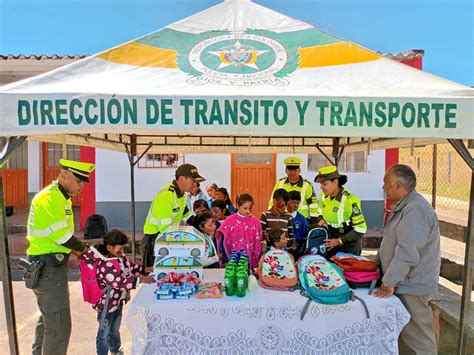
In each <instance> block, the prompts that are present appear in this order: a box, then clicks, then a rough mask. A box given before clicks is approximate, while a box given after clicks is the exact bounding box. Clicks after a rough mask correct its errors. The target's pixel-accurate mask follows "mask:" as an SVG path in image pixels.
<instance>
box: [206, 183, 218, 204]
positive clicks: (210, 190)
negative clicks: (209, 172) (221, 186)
mask: <svg viewBox="0 0 474 355" xmlns="http://www.w3.org/2000/svg"><path fill="white" fill-rule="evenodd" d="M217 189H218V187H217V184H216V183H215V182H213V183H212V184H210V185H207V187H206V190H207V194H208V195H209V199H208V200H207V205H208V206H209V208H211V205H212V202H214V200H215V199H216V196H215V194H216V191H217Z"/></svg>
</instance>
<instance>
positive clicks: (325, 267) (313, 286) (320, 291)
mask: <svg viewBox="0 0 474 355" xmlns="http://www.w3.org/2000/svg"><path fill="white" fill-rule="evenodd" d="M297 267H298V279H299V282H300V287H301V295H303V296H304V297H307V298H308V301H307V302H306V304H305V306H304V307H303V310H302V312H301V316H300V319H301V320H303V318H304V316H305V314H306V312H307V311H308V308H309V305H310V304H311V301H315V302H317V303H322V304H344V303H347V302H349V301H350V300H354V299H359V300H360V301H361V302H362V305H363V306H364V309H365V313H366V315H367V318H369V311H368V309H367V306H366V304H365V302H364V301H363V300H362V299H360V298H358V297H357V296H355V295H354V293H353V292H352V290H351V289H350V287H349V285H348V284H347V282H346V280H345V278H344V273H343V272H342V270H341V268H339V267H338V266H337V265H334V264H333V263H331V262H329V261H327V260H326V259H325V258H323V257H322V256H320V255H305V256H303V257H301V258H300V259H299V260H298V265H297Z"/></svg>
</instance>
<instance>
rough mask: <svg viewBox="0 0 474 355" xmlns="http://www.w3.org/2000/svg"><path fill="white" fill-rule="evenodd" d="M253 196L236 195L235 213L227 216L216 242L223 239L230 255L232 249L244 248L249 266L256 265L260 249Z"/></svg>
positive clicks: (259, 232)
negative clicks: (253, 208)
mask: <svg viewBox="0 0 474 355" xmlns="http://www.w3.org/2000/svg"><path fill="white" fill-rule="evenodd" d="M252 207H253V198H252V196H250V195H249V194H241V195H239V196H238V197H237V213H234V214H233V215H231V216H229V217H227V219H225V220H224V222H223V223H222V225H221V226H220V228H219V230H218V234H217V240H218V243H219V241H220V240H222V239H223V244H224V250H225V252H226V254H227V255H230V253H231V251H232V250H235V251H237V252H238V251H240V249H244V250H245V252H246V253H247V255H248V256H249V261H250V267H251V268H255V267H257V265H258V260H259V258H260V253H261V251H262V229H261V227H260V223H259V221H258V219H257V218H255V217H254V216H253V215H252Z"/></svg>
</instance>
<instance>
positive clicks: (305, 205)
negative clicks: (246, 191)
mask: <svg viewBox="0 0 474 355" xmlns="http://www.w3.org/2000/svg"><path fill="white" fill-rule="evenodd" d="M283 163H284V164H285V165H286V167H287V168H298V169H299V168H300V165H301V163H302V160H301V159H300V158H298V157H288V158H286V159H285V160H283ZM277 189H285V190H286V191H288V192H290V191H298V192H299V193H300V194H301V203H300V206H299V208H298V212H299V213H301V214H302V215H303V216H304V217H305V218H306V219H309V218H310V217H316V216H317V213H318V202H317V199H316V195H315V193H314V189H313V185H312V184H311V182H309V181H308V180H306V179H303V177H302V176H301V175H300V177H299V180H298V182H296V183H295V184H292V183H290V182H289V181H288V178H287V177H284V178H281V179H279V180H278V181H277V183H276V184H275V186H274V187H273V190H272V194H271V196H270V202H269V204H268V209H270V208H272V206H273V193H274V192H275V190H277Z"/></svg>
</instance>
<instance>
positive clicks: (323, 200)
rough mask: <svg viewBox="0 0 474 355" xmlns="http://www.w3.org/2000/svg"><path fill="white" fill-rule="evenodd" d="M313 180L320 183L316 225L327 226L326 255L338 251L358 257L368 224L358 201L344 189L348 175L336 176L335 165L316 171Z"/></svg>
mask: <svg viewBox="0 0 474 355" xmlns="http://www.w3.org/2000/svg"><path fill="white" fill-rule="evenodd" d="M314 181H315V182H318V183H320V184H321V196H320V198H319V208H318V210H319V212H318V225H319V226H326V227H327V228H328V230H329V235H330V239H329V240H328V241H327V242H326V248H328V252H327V256H328V257H331V256H332V255H334V254H336V253H337V252H338V251H343V252H346V253H352V254H356V255H360V253H361V252H362V237H363V235H364V233H365V232H366V231H367V225H366V224H365V219H364V215H363V214H362V210H361V204H360V199H359V198H358V197H357V196H355V195H353V194H352V193H351V192H350V191H349V190H348V189H346V188H344V187H343V185H344V184H345V183H346V182H347V176H346V175H341V174H339V172H338V171H337V168H336V167H335V166H326V167H324V168H321V169H319V171H318V175H317V176H316V178H315V179H314Z"/></svg>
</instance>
